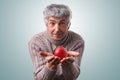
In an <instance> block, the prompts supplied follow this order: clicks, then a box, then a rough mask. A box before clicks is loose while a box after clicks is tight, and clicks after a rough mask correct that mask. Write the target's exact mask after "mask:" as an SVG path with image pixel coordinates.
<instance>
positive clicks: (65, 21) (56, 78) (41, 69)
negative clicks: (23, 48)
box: [29, 4, 84, 80]
mask: <svg viewBox="0 0 120 80" xmlns="http://www.w3.org/2000/svg"><path fill="white" fill-rule="evenodd" d="M43 14H44V21H45V24H46V28H47V30H46V31H44V32H41V33H38V34H36V35H34V36H33V37H32V39H31V40H30V42H29V51H30V55H31V58H32V62H33V66H34V79H35V80H76V79H77V78H78V76H79V74H80V64H81V59H82V54H83V51H84V40H83V39H82V37H81V36H80V35H79V34H77V33H75V32H73V31H69V28H70V24H71V22H70V20H71V10H70V8H69V7H68V6H66V5H63V4H51V5H48V6H47V7H46V8H45V10H44V11H43ZM58 46H62V47H64V48H65V49H66V50H67V54H68V55H67V56H66V57H65V58H63V59H62V60H61V59H60V58H59V57H58V56H55V55H54V50H55V49H56V48H57V47H58Z"/></svg>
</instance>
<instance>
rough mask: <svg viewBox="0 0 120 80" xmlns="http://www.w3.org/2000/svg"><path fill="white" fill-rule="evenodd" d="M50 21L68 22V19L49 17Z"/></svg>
mask: <svg viewBox="0 0 120 80" xmlns="http://www.w3.org/2000/svg"><path fill="white" fill-rule="evenodd" d="M48 21H55V22H61V21H62V22H63V21H64V22H67V18H66V17H60V18H59V17H52V16H50V17H48Z"/></svg>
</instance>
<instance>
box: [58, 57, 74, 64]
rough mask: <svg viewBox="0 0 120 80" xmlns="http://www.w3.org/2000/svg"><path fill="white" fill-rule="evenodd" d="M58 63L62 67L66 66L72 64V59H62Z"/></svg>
mask: <svg viewBox="0 0 120 80" xmlns="http://www.w3.org/2000/svg"><path fill="white" fill-rule="evenodd" d="M60 62H61V65H62V66H68V65H69V64H72V63H73V62H74V57H67V58H63V59H62V60H61V61H60Z"/></svg>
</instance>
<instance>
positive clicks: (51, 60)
mask: <svg viewBox="0 0 120 80" xmlns="http://www.w3.org/2000/svg"><path fill="white" fill-rule="evenodd" d="M46 60H47V66H48V68H49V69H56V68H57V65H58V64H59V62H60V58H58V57H56V56H48V57H46Z"/></svg>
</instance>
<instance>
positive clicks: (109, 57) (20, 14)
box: [0, 0, 120, 80]
mask: <svg viewBox="0 0 120 80" xmlns="http://www.w3.org/2000/svg"><path fill="white" fill-rule="evenodd" d="M50 3H64V4H66V5H68V6H69V7H70V8H71V10H72V12H73V18H72V25H71V28H70V30H73V31H76V32H77V33H79V34H81V35H82V37H83V38H84V40H85V51H84V55H83V59H82V63H81V75H80V76H79V79H78V80H120V0H0V80H33V65H32V62H31V57H30V55H29V51H28V41H29V40H30V38H31V37H32V36H33V35H34V34H36V33H38V32H41V31H43V30H45V29H46V27H45V26H44V22H43V15H42V11H43V9H44V8H45V6H46V5H48V4H50Z"/></svg>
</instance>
